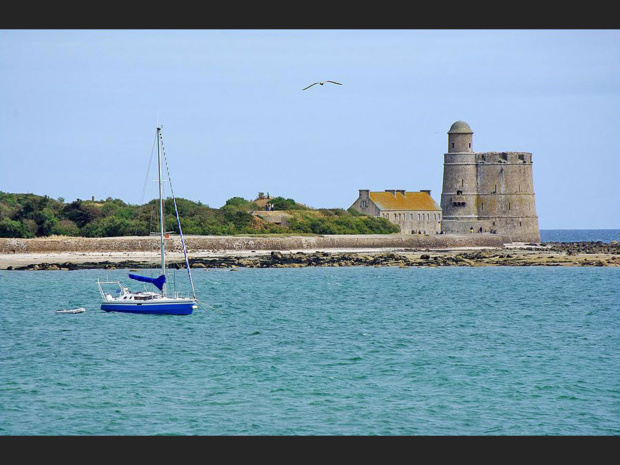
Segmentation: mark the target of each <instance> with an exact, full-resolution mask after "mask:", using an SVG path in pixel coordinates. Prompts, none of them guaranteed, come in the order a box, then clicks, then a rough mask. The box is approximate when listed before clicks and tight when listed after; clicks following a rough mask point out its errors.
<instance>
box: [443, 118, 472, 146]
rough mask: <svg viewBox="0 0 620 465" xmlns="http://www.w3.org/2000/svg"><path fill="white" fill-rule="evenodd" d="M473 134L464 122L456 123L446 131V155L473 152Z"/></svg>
mask: <svg viewBox="0 0 620 465" xmlns="http://www.w3.org/2000/svg"><path fill="white" fill-rule="evenodd" d="M473 134H474V132H473V131H472V130H471V128H470V127H469V124H467V123H466V122H465V121H457V122H456V123H454V124H452V126H450V130H449V131H448V153H454V152H473V151H474V149H473V147H472V139H473Z"/></svg>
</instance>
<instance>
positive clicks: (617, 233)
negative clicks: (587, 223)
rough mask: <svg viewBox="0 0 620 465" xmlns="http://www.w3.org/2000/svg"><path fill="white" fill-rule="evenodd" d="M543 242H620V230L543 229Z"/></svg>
mask: <svg viewBox="0 0 620 465" xmlns="http://www.w3.org/2000/svg"><path fill="white" fill-rule="evenodd" d="M540 240H541V241H542V242H598V241H600V242H605V243H610V242H611V241H617V242H620V229H541V230H540Z"/></svg>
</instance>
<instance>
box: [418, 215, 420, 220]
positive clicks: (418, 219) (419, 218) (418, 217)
mask: <svg viewBox="0 0 620 465" xmlns="http://www.w3.org/2000/svg"><path fill="white" fill-rule="evenodd" d="M418 221H420V214H419V213H418Z"/></svg>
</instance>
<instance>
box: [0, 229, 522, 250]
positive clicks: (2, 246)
mask: <svg viewBox="0 0 620 465" xmlns="http://www.w3.org/2000/svg"><path fill="white" fill-rule="evenodd" d="M184 239H185V245H186V247H187V249H188V251H189V253H191V252H192V251H210V252H223V253H225V252H226V251H243V250H248V251H271V250H280V251H282V250H323V249H325V250H329V249H383V248H386V249H395V248H404V249H453V248H463V247H499V248H501V247H503V246H504V245H505V244H510V243H511V242H512V241H511V239H510V237H508V236H501V235H496V234H475V233H474V234H468V235H458V234H440V235H435V236H424V235H413V234H368V235H348V234H347V235H344V234H343V235H325V236H285V237H273V236H272V237H263V236H185V237H184ZM166 249H167V250H169V251H171V252H175V251H176V252H181V251H182V250H183V249H182V245H181V239H180V237H179V236H175V235H173V236H171V237H170V238H169V239H167V240H166ZM158 250H159V238H158V237H156V236H130V237H106V238H88V237H58V236H56V237H51V238H36V239H14V238H0V253H2V254H13V253H21V254H23V253H58V252H156V251H158Z"/></svg>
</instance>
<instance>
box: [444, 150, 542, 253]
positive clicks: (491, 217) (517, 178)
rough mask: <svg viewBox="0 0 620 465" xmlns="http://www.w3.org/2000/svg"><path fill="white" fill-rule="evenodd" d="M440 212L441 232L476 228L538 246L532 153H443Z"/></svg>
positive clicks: (476, 229)
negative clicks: (442, 216) (441, 219)
mask: <svg viewBox="0 0 620 465" xmlns="http://www.w3.org/2000/svg"><path fill="white" fill-rule="evenodd" d="M458 191H461V193H460V194H459V193H458ZM441 208H442V210H443V212H444V218H443V231H444V232H446V233H449V234H450V233H452V234H467V233H469V232H471V230H472V229H473V231H474V232H480V229H482V232H495V233H496V234H502V235H508V236H510V237H512V239H513V241H516V242H540V231H539V227H538V217H537V215H536V204H535V198H534V184H533V174H532V154H531V153H528V152H484V153H475V152H472V153H446V154H444V176H443V188H442V194H441Z"/></svg>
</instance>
